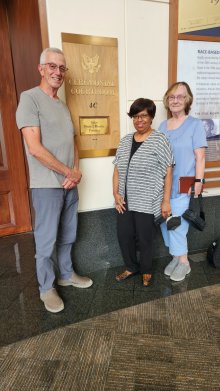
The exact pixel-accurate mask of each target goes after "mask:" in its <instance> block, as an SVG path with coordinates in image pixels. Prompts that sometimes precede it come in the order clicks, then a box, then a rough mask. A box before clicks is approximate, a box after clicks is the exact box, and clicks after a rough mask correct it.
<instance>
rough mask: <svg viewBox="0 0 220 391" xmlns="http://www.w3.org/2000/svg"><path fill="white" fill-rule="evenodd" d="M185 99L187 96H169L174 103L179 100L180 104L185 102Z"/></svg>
mask: <svg viewBox="0 0 220 391" xmlns="http://www.w3.org/2000/svg"><path fill="white" fill-rule="evenodd" d="M185 98H186V96H184V95H170V96H168V100H169V102H174V101H175V100H177V101H178V102H183V101H184V99H185Z"/></svg>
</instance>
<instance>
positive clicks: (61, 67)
mask: <svg viewBox="0 0 220 391" xmlns="http://www.w3.org/2000/svg"><path fill="white" fill-rule="evenodd" d="M41 65H48V67H49V69H50V70H51V71H56V70H57V68H59V70H60V72H61V73H65V72H66V71H68V68H66V67H65V66H64V65H60V66H59V65H57V64H54V63H53V62H46V63H45V64H41Z"/></svg>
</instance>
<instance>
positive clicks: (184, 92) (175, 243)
mask: <svg viewBox="0 0 220 391" xmlns="http://www.w3.org/2000/svg"><path fill="white" fill-rule="evenodd" d="M163 102H164V105H165V108H166V109H167V110H168V114H169V117H170V118H169V119H168V120H166V121H163V122H162V123H161V125H160V127H159V129H160V131H161V132H162V133H164V134H165V135H166V137H167V139H168V140H169V142H170V144H171V147H172V151H173V154H174V160H175V167H174V169H173V184H172V193H171V209H172V215H176V216H181V215H182V214H183V212H184V211H185V210H186V209H187V208H188V207H189V200H190V191H191V189H189V192H188V194H187V193H184V194H183V193H181V194H180V193H179V189H178V186H179V177H180V176H195V178H196V180H195V186H194V189H195V196H197V195H199V194H200V193H201V191H202V185H203V182H204V170H205V147H207V141H206V134H205V130H204V127H203V124H202V121H200V120H199V119H197V118H194V117H192V116H190V115H189V111H190V108H191V105H192V102H193V95H192V92H191V90H190V87H189V86H188V84H187V83H185V82H177V83H174V84H173V85H172V86H171V87H170V88H169V89H168V90H167V92H166V93H165V95H164V98H163ZM188 229H189V224H188V222H187V221H186V220H184V219H183V218H181V225H180V226H179V227H178V228H176V229H175V230H171V231H168V230H167V226H166V223H163V224H161V231H162V235H163V238H164V242H165V245H166V246H167V247H169V252H170V254H171V255H172V257H173V259H172V261H171V262H170V263H169V264H168V265H167V267H166V268H165V270H164V273H165V275H167V276H169V277H170V278H171V280H173V281H182V280H184V278H185V277H186V275H187V274H189V273H190V271H191V268H190V264H189V261H188V258H187V253H188V246H187V237H186V236H187V233H188Z"/></svg>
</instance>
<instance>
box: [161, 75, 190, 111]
mask: <svg viewBox="0 0 220 391" xmlns="http://www.w3.org/2000/svg"><path fill="white" fill-rule="evenodd" d="M179 86H184V87H185V88H186V101H185V109H184V110H185V113H186V114H189V111H190V109H191V106H192V102H193V94H192V91H191V89H190V86H189V85H188V84H187V83H186V82H185V81H178V82H176V83H173V84H172V86H170V88H168V90H167V91H166V93H165V95H164V97H163V103H164V106H165V108H166V109H167V110H168V112H169V114H171V112H170V109H169V96H170V95H172V94H173V93H174V92H175V91H176V89H177V88H178V87H179Z"/></svg>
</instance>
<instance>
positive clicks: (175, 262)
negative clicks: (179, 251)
mask: <svg viewBox="0 0 220 391" xmlns="http://www.w3.org/2000/svg"><path fill="white" fill-rule="evenodd" d="M178 263H179V260H178V258H176V257H174V258H173V259H172V261H171V262H170V263H168V265H167V266H166V267H165V269H164V274H166V276H170V275H171V274H172V273H173V271H174V269H175V268H176V266H177V265H178Z"/></svg>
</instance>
